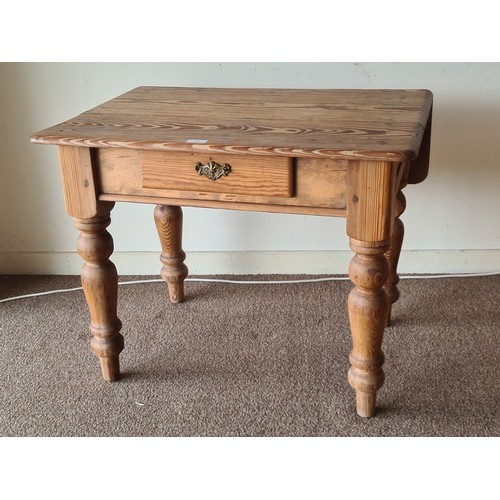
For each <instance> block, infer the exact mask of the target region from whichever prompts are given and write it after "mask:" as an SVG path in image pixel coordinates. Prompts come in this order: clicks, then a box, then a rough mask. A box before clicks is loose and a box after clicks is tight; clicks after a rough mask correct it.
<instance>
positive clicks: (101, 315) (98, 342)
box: [73, 203, 123, 381]
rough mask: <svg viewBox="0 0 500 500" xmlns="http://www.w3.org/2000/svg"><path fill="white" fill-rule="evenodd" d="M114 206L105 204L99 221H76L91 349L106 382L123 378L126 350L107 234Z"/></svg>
mask: <svg viewBox="0 0 500 500" xmlns="http://www.w3.org/2000/svg"><path fill="white" fill-rule="evenodd" d="M113 205H114V204H113V203H101V204H100V205H99V207H98V213H97V215H96V216H95V217H92V218H90V219H79V218H74V219H73V220H74V225H75V227H76V228H77V229H79V230H80V236H79V238H78V243H77V249H78V253H79V254H80V256H81V257H82V258H83V259H84V260H85V264H84V266H83V268H82V274H81V278H82V287H83V291H84V293H85V298H86V300H87V304H88V307H89V312H90V318H91V323H90V333H91V335H92V338H91V341H90V346H91V348H92V351H93V352H94V354H95V355H96V356H97V357H99V359H100V363H101V369H102V376H103V378H104V379H105V380H109V381H113V380H118V379H119V378H120V368H119V367H120V365H119V360H118V357H119V354H120V352H121V351H122V350H123V336H122V335H121V334H120V329H121V322H120V320H119V319H118V317H117V299H118V274H117V272H116V267H115V265H114V264H113V263H112V262H111V261H110V260H109V257H110V256H111V254H112V253H113V238H112V237H111V235H110V234H109V233H108V231H106V228H107V227H108V225H109V224H110V222H111V219H110V216H109V214H110V211H111V208H112V207H113Z"/></svg>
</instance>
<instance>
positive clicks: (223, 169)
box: [139, 151, 293, 198]
mask: <svg viewBox="0 0 500 500" xmlns="http://www.w3.org/2000/svg"><path fill="white" fill-rule="evenodd" d="M139 163H140V168H141V171H142V187H144V188H153V189H167V190H176V191H198V192H205V193H224V194H234V195H252V196H272V197H280V198H290V197H292V196H293V168H292V167H293V163H292V158H288V157H280V156H276V157H262V156H255V155H232V154H231V155H224V154H211V155H210V154H200V153H183V152H181V153H172V152H168V153H165V152H163V151H140V153H139Z"/></svg>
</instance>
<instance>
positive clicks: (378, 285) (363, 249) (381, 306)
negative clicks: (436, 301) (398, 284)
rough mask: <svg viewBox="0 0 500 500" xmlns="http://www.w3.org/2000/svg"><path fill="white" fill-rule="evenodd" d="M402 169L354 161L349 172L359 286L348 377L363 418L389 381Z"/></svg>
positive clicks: (350, 229) (354, 273) (353, 301)
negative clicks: (393, 254)
mask: <svg viewBox="0 0 500 500" xmlns="http://www.w3.org/2000/svg"><path fill="white" fill-rule="evenodd" d="M398 165H399V164H397V163H393V162H388V161H363V160H360V161H351V162H349V166H348V170H347V181H348V184H347V226H346V229H347V234H348V236H349V244H350V246H351V249H352V250H353V251H354V252H355V254H356V255H354V257H353V258H352V260H351V263H350V266H349V276H350V278H351V281H352V282H353V284H354V288H353V290H352V291H351V293H350V295H349V299H348V309H349V322H350V325H351V334H352V351H351V354H350V356H349V361H350V362H351V368H350V370H349V374H348V379H349V383H350V384H351V385H352V387H353V388H354V389H355V391H356V410H357V412H358V415H360V416H362V417H371V416H373V415H374V414H375V400H376V395H377V391H378V389H380V387H382V384H383V383H384V371H383V370H382V365H383V363H384V355H383V353H382V339H383V336H384V329H385V326H386V324H387V318H388V314H389V301H388V298H387V293H386V290H385V288H384V287H385V285H386V282H387V279H388V276H389V264H388V259H387V257H386V254H387V252H388V251H389V248H390V244H391V232H392V227H393V217H394V214H395V213H396V212H395V203H396V192H397V181H398Z"/></svg>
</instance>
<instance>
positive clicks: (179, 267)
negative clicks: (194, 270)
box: [154, 205, 188, 304]
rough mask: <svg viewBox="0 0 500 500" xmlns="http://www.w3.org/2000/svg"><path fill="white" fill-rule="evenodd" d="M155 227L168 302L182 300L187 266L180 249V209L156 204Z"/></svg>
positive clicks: (184, 256)
mask: <svg viewBox="0 0 500 500" xmlns="http://www.w3.org/2000/svg"><path fill="white" fill-rule="evenodd" d="M154 218H155V223H156V229H157V230H158V236H159V238H160V243H161V248H162V252H161V256H160V261H161V262H162V264H163V267H162V269H161V276H162V278H163V279H164V280H165V281H166V282H167V285H168V293H169V297H170V302H172V303H174V304H175V303H179V302H183V301H184V280H185V279H186V277H187V275H188V268H187V267H186V265H185V264H184V259H185V258H186V254H185V253H184V251H183V250H182V209H181V207H176V206H170V205H157V206H156V207H155V211H154Z"/></svg>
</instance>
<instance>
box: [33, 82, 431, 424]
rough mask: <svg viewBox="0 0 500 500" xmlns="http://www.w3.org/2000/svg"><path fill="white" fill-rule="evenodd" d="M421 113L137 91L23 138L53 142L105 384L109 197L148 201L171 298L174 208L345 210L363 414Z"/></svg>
mask: <svg viewBox="0 0 500 500" xmlns="http://www.w3.org/2000/svg"><path fill="white" fill-rule="evenodd" d="M431 115H432V94H431V92H429V91H428V90H319V89H311V90H292V89H222V88H170V87H139V88H136V89H134V90H131V91H130V92H127V93H125V94H123V95H121V96H119V97H116V98H115V99H112V100H110V101H108V102H106V103H104V104H101V105H99V106H97V107H95V108H93V109H91V110H89V111H86V112H84V113H82V114H81V115H79V116H77V117H75V118H72V119H71V120H68V121H66V122H64V123H61V124H59V125H55V126H53V127H51V128H48V129H46V130H43V131H41V132H38V133H36V134H34V135H33V136H32V137H31V141H32V142H33V143H37V144H53V145H56V146H57V147H58V151H59V158H60V167H61V178H62V187H63V192H64V199H65V207H66V211H67V213H68V214H69V215H70V216H72V217H73V219H74V225H75V227H76V228H77V229H78V230H79V231H80V236H79V238H78V243H77V248H78V252H79V254H80V255H81V257H82V258H83V260H84V261H85V264H84V266H83V269H82V275H81V277H82V284H83V289H84V292H85V297H86V300H87V303H88V307H89V311H90V316H91V324H90V332H91V348H92V350H93V352H94V353H95V354H96V355H97V356H98V357H99V359H100V363H101V369H102V375H103V377H104V379H105V380H109V381H114V380H117V379H118V378H119V377H120V368H119V354H120V352H121V351H122V349H123V337H122V335H121V334H120V328H121V322H120V320H119V319H118V317H117V288H118V286H117V283H118V277H117V272H116V268H115V266H114V264H113V263H112V262H111V261H110V260H109V257H110V256H111V254H112V252H113V240H112V237H111V235H110V234H109V233H108V231H107V230H106V228H107V226H108V225H109V223H110V212H111V209H112V208H113V206H114V204H115V203H116V202H137V203H150V204H154V205H156V208H155V210H154V218H155V222H156V226H157V228H158V234H159V237H160V241H161V245H162V252H161V257H160V259H161V262H162V263H163V267H162V269H161V275H162V277H163V278H164V279H165V281H166V282H167V284H168V290H169V295H170V300H171V301H172V302H181V301H182V300H184V283H183V281H184V279H185V278H186V276H187V274H188V270H187V267H186V266H185V264H184V259H185V253H184V251H183V250H182V242H181V240H182V209H181V206H194V207H205V208H219V209H220V208H224V209H234V210H253V211H263V212H281V213H292V214H306V215H308V214H314V215H325V216H332V217H345V218H346V232H347V235H348V237H349V243H350V247H351V249H352V250H353V252H354V256H353V258H352V261H351V264H350V266H349V276H350V278H351V280H352V282H353V284H354V288H353V289H352V291H351V293H350V295H349V299H348V312H349V320H350V326H351V333H352V345H353V348H352V352H351V354H350V356H349V360H350V363H351V368H350V370H349V373H348V380H349V383H350V384H351V385H352V386H353V388H354V389H355V392H356V408H357V412H358V414H359V415H361V416H363V417H370V416H373V415H374V413H375V398H376V393H377V390H378V389H379V388H380V387H381V386H382V384H383V381H384V372H383V370H382V364H383V362H384V355H383V353H382V348H381V347H382V337H383V333H384V328H385V326H386V325H387V323H388V322H389V320H390V316H391V308H392V305H393V304H394V303H395V302H396V300H397V299H398V296H399V292H398V289H397V283H398V281H399V278H398V274H397V264H398V259H399V254H400V250H401V245H402V241H403V231H404V229H403V223H402V222H401V220H400V218H399V217H400V215H401V214H402V212H403V211H404V209H405V197H404V195H403V193H402V189H403V188H404V187H405V186H406V185H407V183H413V184H415V183H419V182H422V181H423V180H424V179H425V178H426V176H427V172H428V167H429V151H430V134H431Z"/></svg>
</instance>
